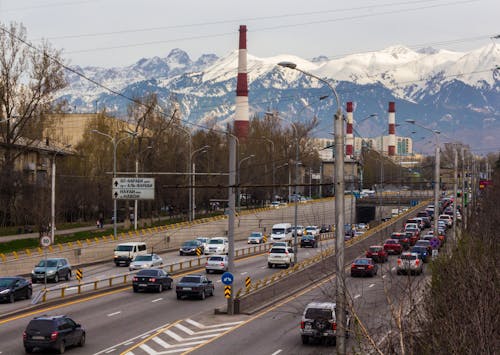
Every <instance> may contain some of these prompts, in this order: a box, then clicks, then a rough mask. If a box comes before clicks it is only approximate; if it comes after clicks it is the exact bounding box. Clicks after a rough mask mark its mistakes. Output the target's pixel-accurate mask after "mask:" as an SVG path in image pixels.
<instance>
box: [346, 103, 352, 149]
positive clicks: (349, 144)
mask: <svg viewBox="0 0 500 355" xmlns="http://www.w3.org/2000/svg"><path fill="white" fill-rule="evenodd" d="M345 138H346V139H345V144H346V145H345V154H346V155H347V156H352V155H353V145H354V135H353V134H352V102H351V101H350V102H348V103H347V128H346V137H345Z"/></svg>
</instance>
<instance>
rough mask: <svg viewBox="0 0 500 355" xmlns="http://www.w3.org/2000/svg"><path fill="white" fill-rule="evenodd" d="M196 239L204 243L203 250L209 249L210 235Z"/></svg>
mask: <svg viewBox="0 0 500 355" xmlns="http://www.w3.org/2000/svg"><path fill="white" fill-rule="evenodd" d="M196 240H199V241H200V242H201V243H202V244H203V250H207V248H208V241H209V240H210V238H208V237H196Z"/></svg>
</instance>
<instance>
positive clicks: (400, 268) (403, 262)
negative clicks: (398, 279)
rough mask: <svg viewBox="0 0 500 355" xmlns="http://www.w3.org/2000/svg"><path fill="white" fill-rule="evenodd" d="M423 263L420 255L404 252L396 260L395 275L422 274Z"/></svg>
mask: <svg viewBox="0 0 500 355" xmlns="http://www.w3.org/2000/svg"><path fill="white" fill-rule="evenodd" d="M423 264H424V262H423V261H422V260H421V259H420V254H417V253H409V252H404V253H402V254H401V255H400V256H399V258H398V265H397V267H396V273H397V274H398V275H401V274H410V275H411V274H417V275H420V274H421V273H422V272H424V268H423Z"/></svg>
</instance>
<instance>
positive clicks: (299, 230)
mask: <svg viewBox="0 0 500 355" xmlns="http://www.w3.org/2000/svg"><path fill="white" fill-rule="evenodd" d="M295 230H297V236H298V237H300V236H302V235H303V234H304V226H299V225H297V227H294V226H292V233H294V232H295Z"/></svg>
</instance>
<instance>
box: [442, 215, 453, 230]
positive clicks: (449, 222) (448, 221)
mask: <svg viewBox="0 0 500 355" xmlns="http://www.w3.org/2000/svg"><path fill="white" fill-rule="evenodd" d="M439 220H441V221H445V222H446V224H447V226H448V228H450V227H451V226H452V224H453V218H452V217H451V216H450V215H447V214H440V215H439Z"/></svg>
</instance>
